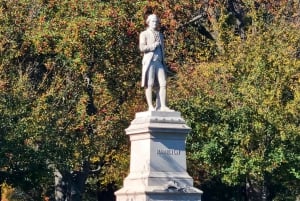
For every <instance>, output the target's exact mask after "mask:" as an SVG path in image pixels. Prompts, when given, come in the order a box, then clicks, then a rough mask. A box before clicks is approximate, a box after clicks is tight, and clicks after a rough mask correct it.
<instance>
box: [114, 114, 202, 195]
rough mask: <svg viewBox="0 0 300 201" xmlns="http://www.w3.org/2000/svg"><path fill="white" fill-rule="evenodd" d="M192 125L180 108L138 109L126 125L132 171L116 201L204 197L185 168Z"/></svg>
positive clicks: (119, 191) (118, 192)
mask: <svg viewBox="0 0 300 201" xmlns="http://www.w3.org/2000/svg"><path fill="white" fill-rule="evenodd" d="M189 131H190V128H189V127H188V126H187V125H186V124H185V121H184V120H183V119H182V118H181V115H180V113H179V112H159V111H153V112H150V111H147V112H140V113H136V116H135V119H134V120H133V121H132V122H131V125H130V126H129V127H128V128H127V129H126V134H127V135H129V137H130V141H131V155H130V172H129V175H128V176H127V177H126V178H125V180H124V187H123V188H122V189H120V190H118V191H117V192H115V195H116V197H117V201H156V200H159V201H173V200H174V201H201V195H202V191H201V190H199V189H197V188H194V187H193V179H192V178H191V177H190V176H189V175H188V173H187V171H186V152H185V139H186V136H187V134H188V132H189Z"/></svg>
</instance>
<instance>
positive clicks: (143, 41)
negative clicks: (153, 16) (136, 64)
mask: <svg viewBox="0 0 300 201" xmlns="http://www.w3.org/2000/svg"><path fill="white" fill-rule="evenodd" d="M156 47H157V44H155V43H153V44H148V43H147V36H146V34H145V32H142V33H141V34H140V44H139V48H140V51H141V52H144V53H145V52H152V51H154V50H155V48H156Z"/></svg>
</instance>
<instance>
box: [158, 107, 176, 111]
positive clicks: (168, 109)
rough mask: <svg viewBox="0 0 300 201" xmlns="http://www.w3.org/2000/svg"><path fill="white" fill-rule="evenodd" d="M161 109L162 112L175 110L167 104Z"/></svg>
mask: <svg viewBox="0 0 300 201" xmlns="http://www.w3.org/2000/svg"><path fill="white" fill-rule="evenodd" d="M159 111H162V112H174V111H175V110H172V109H170V108H168V107H167V106H165V107H161V108H160V109H159Z"/></svg>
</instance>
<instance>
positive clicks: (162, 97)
mask: <svg viewBox="0 0 300 201" xmlns="http://www.w3.org/2000/svg"><path fill="white" fill-rule="evenodd" d="M157 78H158V82H159V93H158V94H159V101H160V110H165V109H166V108H167V103H166V102H167V100H166V99H167V89H166V84H167V82H166V73H165V70H164V68H163V66H160V68H158V69H157Z"/></svg>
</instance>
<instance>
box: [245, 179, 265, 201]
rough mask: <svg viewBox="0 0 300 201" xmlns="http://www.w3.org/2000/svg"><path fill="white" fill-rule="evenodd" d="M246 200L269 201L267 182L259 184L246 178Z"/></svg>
mask: <svg viewBox="0 0 300 201" xmlns="http://www.w3.org/2000/svg"><path fill="white" fill-rule="evenodd" d="M246 200H247V201H257V200H261V201H267V185H266V182H265V180H264V181H261V182H258V181H255V180H252V179H251V178H250V177H247V178H246Z"/></svg>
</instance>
